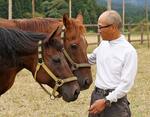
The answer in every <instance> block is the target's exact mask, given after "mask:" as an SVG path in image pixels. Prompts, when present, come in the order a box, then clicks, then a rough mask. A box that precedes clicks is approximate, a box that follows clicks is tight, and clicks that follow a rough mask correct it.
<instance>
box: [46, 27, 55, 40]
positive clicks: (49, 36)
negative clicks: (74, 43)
mask: <svg viewBox="0 0 150 117" xmlns="http://www.w3.org/2000/svg"><path fill="white" fill-rule="evenodd" d="M57 30H58V27H57V28H56V29H55V30H53V31H52V32H51V33H50V34H48V36H47V38H46V40H45V42H49V40H50V39H51V38H53V37H54V35H55V34H56V32H57Z"/></svg>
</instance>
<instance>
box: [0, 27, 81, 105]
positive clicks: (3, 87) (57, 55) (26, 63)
mask: <svg viewBox="0 0 150 117" xmlns="http://www.w3.org/2000/svg"><path fill="white" fill-rule="evenodd" d="M55 33H56V32H52V33H51V34H50V35H49V36H47V34H42V33H39V34H37V33H33V32H32V33H31V32H24V31H20V30H14V29H6V28H0V95H2V94H3V93H5V92H6V91H7V90H8V89H9V88H11V86H12V85H13V83H14V80H15V76H16V74H17V73H18V72H19V71H20V70H22V69H23V68H26V69H28V70H29V71H31V72H32V75H33V76H34V77H35V79H36V80H37V82H38V83H40V84H47V85H48V86H50V87H52V88H54V90H53V96H55V92H56V90H57V91H58V92H59V93H60V95H62V97H63V99H64V100H65V101H67V102H70V101H74V100H76V99H77V97H78V94H79V92H80V87H79V84H78V82H77V78H76V77H73V74H72V71H71V70H70V67H69V65H68V63H67V61H66V59H65V57H64V55H63V53H62V49H63V45H62V43H60V42H59V41H58V40H56V39H54V37H53V36H54V35H55ZM60 71H61V72H60Z"/></svg>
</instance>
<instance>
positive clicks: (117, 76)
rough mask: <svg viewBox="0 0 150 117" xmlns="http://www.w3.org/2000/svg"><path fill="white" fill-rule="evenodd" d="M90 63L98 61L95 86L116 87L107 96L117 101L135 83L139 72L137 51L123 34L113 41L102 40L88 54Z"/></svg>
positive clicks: (112, 100) (102, 87) (103, 87)
mask: <svg viewBox="0 0 150 117" xmlns="http://www.w3.org/2000/svg"><path fill="white" fill-rule="evenodd" d="M88 60H89V63H90V64H95V63H96V68H97V72H96V81H95V86H96V87H98V88H101V89H105V90H107V89H115V90H114V91H112V92H110V93H109V95H108V96H106V98H107V99H108V100H110V101H111V102H117V100H118V99H119V98H122V97H123V96H125V95H126V94H127V93H128V91H129V90H130V89H131V87H132V86H133V84H134V79H135V76H136V72H137V53H136V50H135V49H134V47H133V46H132V45H131V44H130V43H129V42H128V41H127V40H126V39H125V37H124V36H123V35H121V37H120V38H118V39H115V40H112V41H102V42H101V43H100V45H99V46H98V47H97V48H96V49H95V50H94V51H93V53H92V54H90V55H89V56H88Z"/></svg>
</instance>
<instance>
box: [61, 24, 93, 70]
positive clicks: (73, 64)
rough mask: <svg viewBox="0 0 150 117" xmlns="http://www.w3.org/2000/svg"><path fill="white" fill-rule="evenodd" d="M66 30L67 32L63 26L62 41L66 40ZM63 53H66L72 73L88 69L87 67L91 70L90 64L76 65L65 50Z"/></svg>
mask: <svg viewBox="0 0 150 117" xmlns="http://www.w3.org/2000/svg"><path fill="white" fill-rule="evenodd" d="M64 30H65V26H62V28H61V39H62V40H64V39H65V32H64ZM63 53H64V55H65V57H66V58H67V60H68V61H69V62H70V64H71V70H72V71H75V70H77V69H79V68H86V67H89V68H90V67H91V65H90V64H88V63H76V62H74V61H73V60H72V59H71V57H70V56H69V54H68V53H67V51H66V50H65V48H63Z"/></svg>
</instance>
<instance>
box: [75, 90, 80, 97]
mask: <svg viewBox="0 0 150 117" xmlns="http://www.w3.org/2000/svg"><path fill="white" fill-rule="evenodd" d="M79 93H80V90H78V89H76V90H75V92H74V98H75V99H76V98H78V95H79Z"/></svg>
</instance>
